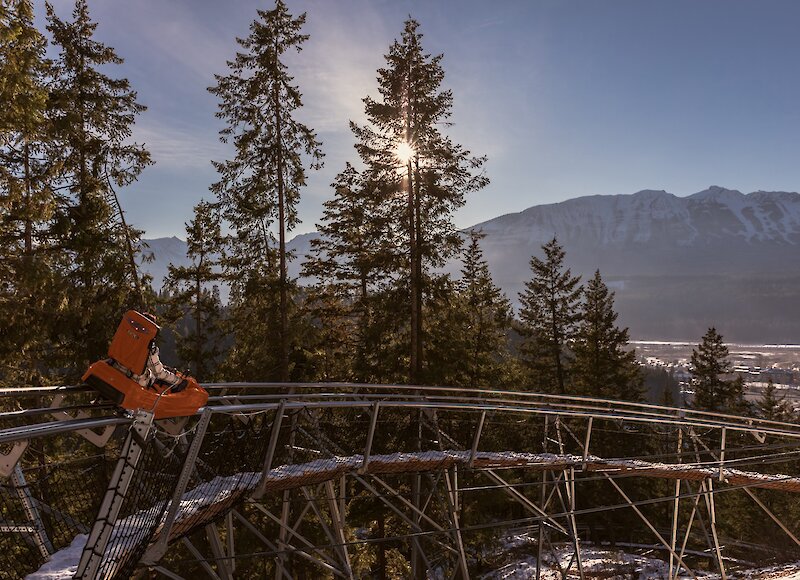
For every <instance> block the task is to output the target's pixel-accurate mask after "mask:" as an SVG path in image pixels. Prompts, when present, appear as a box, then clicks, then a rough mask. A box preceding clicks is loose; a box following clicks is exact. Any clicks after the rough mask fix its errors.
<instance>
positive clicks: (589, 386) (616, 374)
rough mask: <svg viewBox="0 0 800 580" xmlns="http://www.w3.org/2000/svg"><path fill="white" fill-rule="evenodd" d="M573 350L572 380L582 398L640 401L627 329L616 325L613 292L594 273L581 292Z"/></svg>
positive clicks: (638, 379) (639, 379)
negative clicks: (581, 301)
mask: <svg viewBox="0 0 800 580" xmlns="http://www.w3.org/2000/svg"><path fill="white" fill-rule="evenodd" d="M579 318H580V322H579V323H578V328H577V331H576V333H575V340H574V343H573V345H572V351H573V354H574V357H575V360H574V362H573V365H572V380H573V383H574V387H575V390H576V392H578V393H580V394H582V395H591V396H595V397H604V398H607V399H613V400H624V401H640V400H641V399H642V374H641V372H640V370H639V365H637V364H636V354H635V352H634V351H633V350H632V349H631V348H629V345H628V340H629V339H628V329H627V328H619V327H618V326H617V325H616V321H617V313H616V312H615V311H614V293H613V292H610V291H609V289H608V287H607V286H606V285H605V283H604V282H603V279H602V277H601V276H600V271H599V270H597V271H595V274H594V277H593V278H592V279H591V280H589V282H588V283H587V284H586V289H585V290H584V299H583V303H582V305H581V309H580V312H579Z"/></svg>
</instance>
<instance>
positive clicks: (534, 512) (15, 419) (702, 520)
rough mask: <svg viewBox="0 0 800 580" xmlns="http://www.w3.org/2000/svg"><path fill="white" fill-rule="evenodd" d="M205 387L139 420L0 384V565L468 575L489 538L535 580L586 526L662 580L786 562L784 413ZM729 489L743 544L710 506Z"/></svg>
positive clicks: (56, 391) (84, 401) (416, 391)
mask: <svg viewBox="0 0 800 580" xmlns="http://www.w3.org/2000/svg"><path fill="white" fill-rule="evenodd" d="M206 388H207V389H208V390H209V392H210V393H211V397H210V399H209V403H208V406H207V407H205V408H203V409H201V410H200V411H198V413H197V415H196V416H194V417H189V418H183V419H180V420H170V421H156V422H154V421H153V419H152V415H151V414H150V413H148V412H139V413H137V414H135V415H134V416H123V415H120V414H119V413H118V412H116V411H115V410H114V409H113V408H112V407H111V406H109V405H106V404H98V403H97V402H93V403H92V402H90V399H91V397H93V396H94V394H93V393H92V392H90V391H87V390H85V389H83V388H81V387H42V388H23V389H6V390H3V391H0V397H2V399H0V400H2V401H3V405H4V408H5V409H6V410H5V411H4V412H0V445H2V455H0V475H2V476H3V478H4V480H3V482H2V485H1V486H0V510H2V521H1V522H0V542H1V543H0V554H2V555H0V576H3V575H5V576H8V577H9V578H16V577H20V576H23V575H25V574H27V573H31V572H34V571H36V570H37V569H39V568H40V566H42V565H43V564H44V566H46V567H49V569H50V570H56V569H60V568H59V566H61V568H63V569H64V570H66V572H65V574H66V575H65V576H64V577H70V576H71V575H72V574H75V575H76V577H79V578H100V577H101V578H128V577H130V576H131V575H132V574H135V573H136V570H137V569H140V570H141V569H145V568H150V569H153V570H155V571H157V572H158V573H160V574H162V575H163V576H164V577H169V578H181V577H198V576H200V575H206V576H207V577H211V578H218V579H229V578H234V577H263V576H264V575H273V576H275V577H276V578H283V577H286V578H292V577H295V576H309V575H315V576H320V575H321V576H328V577H343V578H354V577H356V576H361V575H363V574H364V573H365V571H371V572H372V573H377V574H378V575H379V576H380V575H381V574H388V575H395V576H400V575H402V576H413V577H424V576H425V574H426V573H428V572H429V573H435V574H437V575H439V576H451V577H460V578H467V577H472V576H479V575H480V574H481V573H483V572H486V571H488V570H490V569H491V567H492V565H493V564H496V560H497V558H496V557H495V556H493V555H492V554H493V553H492V546H493V545H496V544H497V542H498V540H499V539H500V538H503V537H505V538H507V537H509V536H514V537H516V538H523V539H524V542H525V543H526V547H527V549H528V550H529V551H533V552H534V553H535V556H536V565H537V572H536V574H537V577H539V575H540V574H541V573H542V572H543V571H544V568H545V567H547V568H548V569H550V570H551V571H552V570H553V569H555V570H557V571H558V572H559V573H560V574H561V575H562V577H564V578H566V577H567V575H570V576H574V577H580V578H583V577H584V565H583V562H582V550H581V543H582V542H585V541H587V540H588V539H595V540H596V539H597V538H600V539H601V540H602V539H606V540H607V539H608V538H611V539H612V540H613V541H615V543H619V544H620V545H626V544H627V545H631V544H634V545H639V546H642V545H644V546H646V547H647V548H648V549H650V550H658V551H660V552H661V553H662V555H663V557H664V559H665V561H666V562H668V576H669V577H670V578H672V577H675V578H677V577H678V576H680V577H686V576H689V577H696V575H697V574H698V573H699V571H701V570H707V569H715V570H716V571H717V572H718V573H719V574H720V575H721V577H722V578H725V577H727V575H728V573H729V572H730V571H731V570H734V571H735V570H737V569H742V568H743V567H746V566H747V565H748V560H755V561H758V562H762V561H778V560H789V559H800V540H798V538H797V536H796V533H797V532H796V530H795V527H794V524H795V522H793V521H791V519H790V518H789V519H787V518H785V517H783V514H782V513H781V506H783V505H785V504H786V502H788V501H790V499H791V498H793V497H795V496H794V495H793V494H795V493H797V492H800V478H798V477H795V476H791V475H782V474H781V473H800V469H798V466H799V465H800V463H799V461H800V426H797V425H794V424H789V423H781V422H775V421H766V420H760V419H754V418H745V417H737V416H732V415H724V414H720V413H709V412H701V411H694V410H689V409H677V408H672V407H661V406H655V405H647V404H636V403H627V402H620V401H607V400H602V399H592V398H582V397H568V396H552V395H542V394H536V393H528V392H511V391H499V390H489V389H478V390H464V389H455V388H440V387H413V386H405V385H358V384H291V385H289V384H244V383H226V384H214V385H206ZM608 498H615V500H614V501H613V502H609V500H608ZM742 505H746V506H747V508H748V509H750V510H758V511H759V512H760V514H761V515H762V516H763V520H764V521H765V522H766V523H765V524H764V529H765V531H764V532H762V533H760V534H759V535H760V536H761V537H760V538H757V539H760V540H761V541H752V538H745V537H741V533H740V532H738V531H737V528H736V526H732V525H731V523H732V522H729V521H726V518H727V517H729V514H733V513H741V510H742ZM737 510H738V511H737ZM733 523H735V522H733ZM726 534H727V535H726ZM732 534H733V535H732ZM737 534H738V535H737ZM565 554H566V556H565ZM753 554H756V557H754V556H753ZM749 563H750V564H752V563H754V562H749ZM376 571H377V572H376ZM34 577H35V576H34Z"/></svg>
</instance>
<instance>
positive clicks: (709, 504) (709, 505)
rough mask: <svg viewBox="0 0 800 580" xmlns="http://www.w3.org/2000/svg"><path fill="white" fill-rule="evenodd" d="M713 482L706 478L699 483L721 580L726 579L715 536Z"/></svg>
mask: <svg viewBox="0 0 800 580" xmlns="http://www.w3.org/2000/svg"><path fill="white" fill-rule="evenodd" d="M712 482H713V480H712V479H711V478H708V481H707V482H706V481H702V482H700V485H701V486H702V489H703V491H704V492H706V493H705V500H706V509H707V510H708V519H709V520H710V527H711V537H712V538H713V539H714V552H715V553H716V555H717V567H718V568H719V574H720V576H721V577H722V580H726V578H727V577H728V576H727V574H725V564H724V563H723V561H722V548H721V547H720V545H719V536H717V510H716V507H715V502H714V484H713V483H712Z"/></svg>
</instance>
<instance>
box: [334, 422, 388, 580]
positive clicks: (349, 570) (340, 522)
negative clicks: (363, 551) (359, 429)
mask: <svg viewBox="0 0 800 580" xmlns="http://www.w3.org/2000/svg"><path fill="white" fill-rule="evenodd" d="M375 414H376V415H377V412H376V413H375ZM325 493H326V496H327V500H328V509H329V510H330V512H331V523H332V524H333V529H334V530H335V531H336V534H337V535H338V542H339V544H340V551H341V554H342V560H343V563H344V566H345V570H344V571H345V573H346V574H347V577H348V578H350V579H352V578H354V576H353V567H352V565H351V564H350V554H349V553H348V551H347V537H346V536H345V533H344V527H345V521H344V513H343V512H340V511H339V506H338V504H337V502H336V491H335V490H334V489H333V482H331V481H330V480H329V481H326V482H325Z"/></svg>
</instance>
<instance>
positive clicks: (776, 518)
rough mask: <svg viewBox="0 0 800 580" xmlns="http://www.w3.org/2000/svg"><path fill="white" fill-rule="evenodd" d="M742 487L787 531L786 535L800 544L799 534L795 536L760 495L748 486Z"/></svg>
mask: <svg viewBox="0 0 800 580" xmlns="http://www.w3.org/2000/svg"><path fill="white" fill-rule="evenodd" d="M742 489H743V490H744V491H745V493H746V494H747V495H749V496H750V498H751V499H752V500H753V501H754V502H756V505H757V506H758V507H760V508H761V509H762V510H763V511H764V513H765V514H767V515H768V516H769V517H770V519H772V521H773V522H775V523H776V524H778V526H779V527H780V529H782V530H783V531H784V532H785V533H786V535H787V536H789V537H790V538H791V539H792V541H793V542H794V543H795V544H797V545H798V546H800V540H798V539H797V536H795V535H794V534H793V533H792V532H791V530H789V528H787V527H786V525H785V524H784V523H783V522H782V521H781V520H780V519H779V518H778V516H776V515H775V514H774V513H772V510H770V509H769V508H768V507H767V506H766V505H764V503H763V502H762V501H761V500H760V499H758V496H757V495H756V494H755V493H753V492H752V491H751V490H749V489H747V488H746V487H743V488H742Z"/></svg>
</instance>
